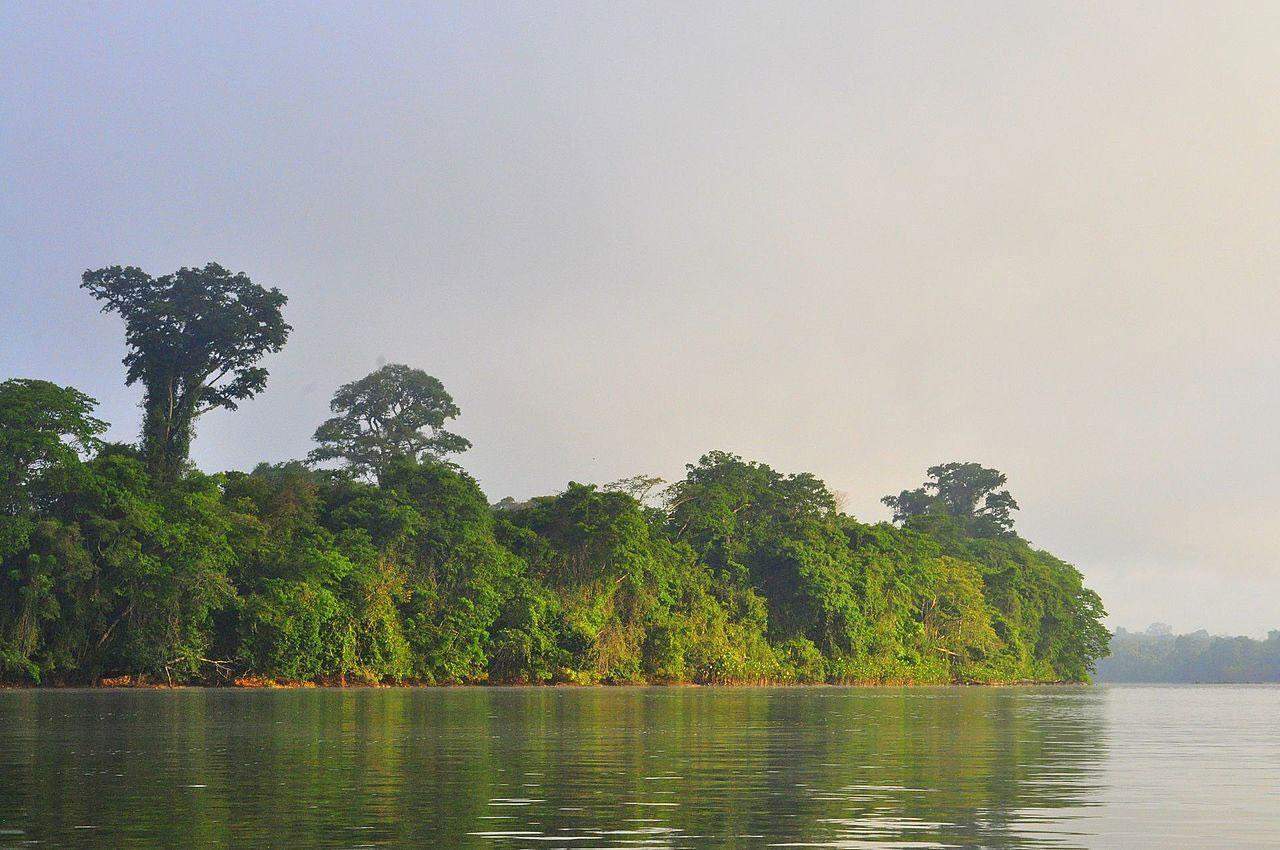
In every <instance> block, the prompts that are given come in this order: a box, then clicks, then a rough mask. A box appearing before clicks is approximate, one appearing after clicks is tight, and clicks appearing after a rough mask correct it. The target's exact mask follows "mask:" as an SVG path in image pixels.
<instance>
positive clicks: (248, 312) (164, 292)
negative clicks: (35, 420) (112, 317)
mask: <svg viewBox="0 0 1280 850" xmlns="http://www.w3.org/2000/svg"><path fill="white" fill-rule="evenodd" d="M80 285H81V288H82V289H85V290H87V291H88V292H89V293H90V294H92V295H93V296H94V297H95V298H97V299H98V300H100V301H102V302H104V304H103V308H102V310H103V312H114V313H118V314H120V316H121V318H123V319H124V321H125V342H126V344H127V345H128V347H129V353H128V354H127V355H125V358H124V365H125V366H126V367H127V372H126V377H125V383H126V384H128V385H132V384H134V383H135V382H139V381H140V382H141V383H142V385H143V387H144V388H145V390H146V394H145V398H144V400H143V406H144V408H145V409H146V421H145V423H144V425H143V433H142V440H143V450H144V453H145V456H146V458H147V466H148V469H149V471H150V472H151V474H152V475H153V476H155V477H156V478H157V480H160V481H166V482H171V481H173V480H174V479H175V478H176V477H177V475H178V473H179V471H180V470H181V469H182V466H183V464H185V463H186V461H187V455H188V453H189V451H190V443H191V436H192V427H193V425H194V422H195V420H196V418H197V417H199V416H200V415H201V414H203V413H206V412H207V411H209V410H213V409H216V408H226V409H228V410H235V409H236V408H237V406H238V405H239V403H240V402H241V401H244V400H246V399H249V398H252V397H253V396H255V395H257V394H258V393H259V392H261V391H262V389H263V387H265V386H266V383H267V371H266V370H265V369H263V368H261V367H259V366H257V365H255V364H256V363H257V362H258V361H259V360H261V359H262V357H263V356H264V355H266V354H269V353H272V352H276V351H279V350H280V349H281V348H282V347H283V346H284V344H285V341H286V340H287V339H288V338H289V332H290V330H291V328H290V327H289V325H287V324H285V322H284V319H283V317H282V315H281V310H282V308H283V307H284V305H285V302H286V301H287V300H288V299H287V298H286V297H285V296H284V295H283V294H281V292H280V290H278V289H274V288H273V289H264V288H263V287H261V286H258V285H257V284H255V283H253V281H251V280H250V279H249V277H248V276H247V275H246V274H244V273H243V272H236V273H234V274H233V273H232V272H229V271H227V270H226V269H224V268H223V267H222V266H220V265H218V264H217V263H208V264H207V265H205V266H204V267H203V268H199V269H194V268H185V267H184V268H181V269H179V270H178V271H176V272H174V273H172V274H168V275H164V276H163V277H159V278H152V277H151V276H149V275H147V274H146V273H145V272H143V271H142V270H141V269H138V268H136V267H133V266H126V267H122V266H111V267H108V268H103V269H98V270H96V271H86V272H85V273H84V275H83V277H82V278H81V284H80Z"/></svg>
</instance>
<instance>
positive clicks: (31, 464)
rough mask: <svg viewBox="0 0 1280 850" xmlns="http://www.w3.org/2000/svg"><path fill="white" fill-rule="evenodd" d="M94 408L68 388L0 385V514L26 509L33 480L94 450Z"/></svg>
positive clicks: (100, 426)
mask: <svg viewBox="0 0 1280 850" xmlns="http://www.w3.org/2000/svg"><path fill="white" fill-rule="evenodd" d="M96 405H97V402H96V401H94V400H93V399H91V398H89V396H87V395H85V394H84V393H82V392H80V391H79V390H77V389H74V388H72V387H60V386H58V385H57V384H52V383H49V382H48V381H39V380H34V379H30V378H15V379H13V380H9V381H5V382H4V383H0V514H8V515H10V516H16V515H18V514H19V513H22V512H23V510H24V509H25V508H29V507H31V504H30V503H31V500H32V498H33V496H34V495H35V490H34V488H33V486H32V485H33V484H34V483H35V480H36V479H37V478H39V477H40V476H42V475H43V474H45V473H46V472H48V471H49V470H50V469H52V468H56V467H59V466H66V465H67V464H71V463H75V462H76V461H77V460H78V459H79V456H80V454H81V453H83V452H88V451H90V450H92V449H94V448H96V447H97V446H98V445H99V442H98V435H99V434H101V433H102V432H103V431H105V430H106V428H107V425H106V423H105V422H103V421H102V420H100V419H95V418H94V417H93V416H92V413H93V408H94V406H96Z"/></svg>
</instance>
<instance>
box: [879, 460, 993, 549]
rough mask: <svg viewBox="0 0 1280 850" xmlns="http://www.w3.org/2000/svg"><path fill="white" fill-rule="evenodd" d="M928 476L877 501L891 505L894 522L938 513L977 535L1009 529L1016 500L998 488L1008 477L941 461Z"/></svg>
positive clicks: (988, 469) (929, 471)
mask: <svg viewBox="0 0 1280 850" xmlns="http://www.w3.org/2000/svg"><path fill="white" fill-rule="evenodd" d="M928 476H929V480H927V481H925V483H924V484H923V485H922V486H920V487H917V488H916V489H914V490H903V491H902V492H901V493H899V494H898V495H897V496H885V497H884V498H883V499H881V500H880V501H882V502H883V503H884V504H886V505H888V506H889V507H891V508H893V521H894V522H906V521H908V520H910V519H912V518H913V517H925V516H939V515H941V516H949V517H953V518H955V519H958V520H960V521H961V522H962V523H963V524H964V525H965V526H966V528H967V529H968V530H969V531H970V532H972V533H975V534H978V535H980V536H997V535H1002V534H1011V533H1012V532H1013V516H1012V511H1016V510H1018V503H1017V502H1016V501H1014V498H1013V496H1012V495H1010V494H1009V491H1008V490H1004V489H1001V488H1003V487H1004V485H1005V482H1006V481H1007V480H1008V479H1007V477H1006V476H1005V474H1004V473H1003V472H1000V471H999V470H996V469H991V468H989V467H985V466H983V465H982V464H979V463H944V464H940V465H938V466H931V467H929V470H928Z"/></svg>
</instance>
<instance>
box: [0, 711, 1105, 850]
mask: <svg viewBox="0 0 1280 850" xmlns="http://www.w3.org/2000/svg"><path fill="white" fill-rule="evenodd" d="M1104 694H1105V692H1104V691H1100V690H1096V689H1088V688H1059V689H1048V690H1035V689H1001V688H938V689H880V688H877V689H838V688H815V689H768V688H763V689H751V688H744V689H694V688H668V689H663V688H653V689H623V688H612V689H608V688H601V689H567V688H562V689H498V688H494V689H483V688H475V689H449V690H435V689H423V690H408V689H393V690H347V691H341V690H339V691H326V690H304V691H259V692H245V691H228V690H183V691H176V692H161V691H133V692H130V691H77V692H67V691H57V692H55V691H25V692H8V693H3V694H0V830H9V831H12V830H21V833H16V832H0V846H9V845H8V844H6V842H10V843H11V844H13V845H15V846H16V845H17V844H18V843H19V842H20V841H22V840H40V841H44V842H52V843H64V844H65V843H76V844H86V845H87V844H89V843H98V844H129V843H133V844H145V843H172V842H173V841H175V840H177V839H179V838H180V839H181V840H182V841H183V842H184V843H191V844H196V845H236V846H246V845H262V844H282V843H287V844H293V845H295V846H299V847H301V846H317V845H325V846H358V845H367V844H417V843H430V844H434V845H435V846H438V847H495V848H508V847H526V846H540V847H555V846H574V847H637V846H652V847H667V846H671V847H685V846H698V847H747V846H760V845H762V844H768V843H771V842H800V843H804V842H810V843H827V844H832V843H833V842H834V844H832V846H863V845H862V844H861V843H860V842H867V843H868V844H877V845H880V844H883V845H884V846H931V845H932V846H938V845H942V846H964V845H972V844H975V843H981V844H984V845H986V846H1010V847H1013V846H1055V847H1057V846H1083V845H1085V844H1087V843H1088V842H1087V841H1085V840H1084V839H1082V838H1081V837H1080V836H1079V835H1076V834H1074V833H1077V832H1079V831H1081V830H1082V829H1083V824H1084V823H1086V822H1087V821H1085V820H1083V819H1082V816H1084V815H1087V814H1088V812H1089V807H1090V805H1091V804H1092V803H1093V802H1094V801H1096V800H1097V799H1098V796H1099V775H1100V765H1101V764H1102V763H1103V761H1104V760H1105V758H1106V746H1107V735H1106V726H1107V720H1106V713H1105V711H1104ZM197 786H198V787H197ZM77 827H92V829H77ZM478 833H490V834H489V835H480V834H478ZM492 833H506V834H505V835H493V834H492ZM547 838H552V839H554V840H551V841H547V840H536V839H547Z"/></svg>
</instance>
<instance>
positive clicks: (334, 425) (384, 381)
mask: <svg viewBox="0 0 1280 850" xmlns="http://www.w3.org/2000/svg"><path fill="white" fill-rule="evenodd" d="M329 407H330V409H331V410H332V411H333V412H334V413H335V414H336V415H335V416H333V417H332V418H331V419H328V420H326V421H325V422H324V423H323V424H321V425H320V427H319V428H317V429H316V433H315V437H314V439H315V441H316V442H317V443H319V444H320V445H319V447H318V448H316V449H314V450H313V451H312V452H311V454H310V455H309V456H308V457H309V460H310V461H311V462H312V463H323V462H325V461H329V460H339V461H341V462H342V463H343V464H344V466H345V468H346V469H347V470H348V471H350V472H351V473H352V474H354V475H356V476H359V477H377V476H378V475H380V474H382V472H383V471H384V470H386V469H387V468H388V467H389V466H390V464H391V463H392V462H393V461H395V460H396V459H397V458H410V459H413V460H440V459H442V458H444V457H445V456H446V455H450V454H455V453H457V452H463V451H466V450H467V449H469V448H471V443H470V441H468V440H467V439H466V438H464V437H460V436H458V435H457V434H454V433H451V432H450V431H447V430H445V427H444V426H445V423H446V422H448V421H449V420H450V419H454V418H456V417H457V416H458V415H459V413H460V412H461V411H459V410H458V406H457V405H456V404H454V403H453V397H452V396H450V395H449V393H448V391H447V390H445V388H444V384H442V383H440V381H439V380H438V379H437V378H434V377H432V376H431V375H428V374H427V373H426V372H424V371H422V370H421V369H413V368H410V367H408V366H403V365H400V364H398V363H390V364H388V365H386V366H383V367H382V368H380V369H378V370H377V371H376V372H373V373H372V374H369V375H366V376H365V377H363V378H361V379H360V380H358V381H352V382H351V383H349V384H343V385H342V386H341V387H339V388H338V391H337V392H336V393H334V394H333V401H331V402H330V404H329Z"/></svg>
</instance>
